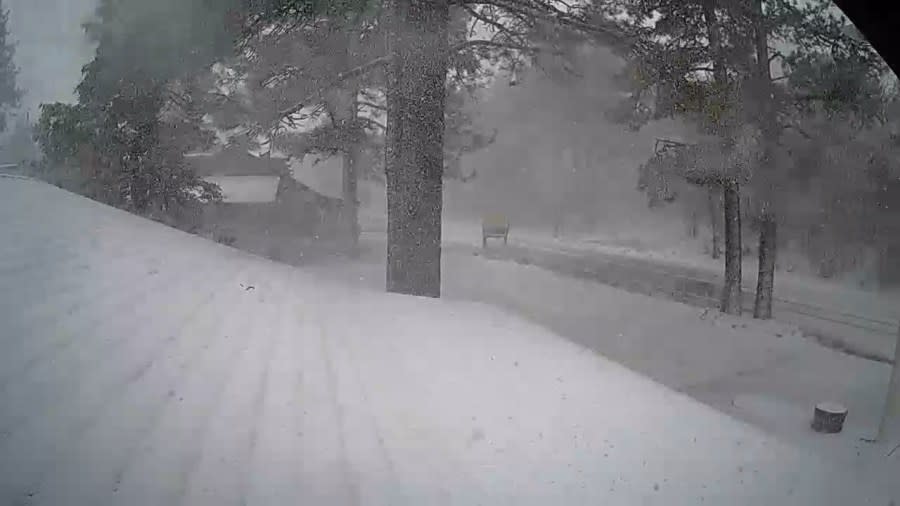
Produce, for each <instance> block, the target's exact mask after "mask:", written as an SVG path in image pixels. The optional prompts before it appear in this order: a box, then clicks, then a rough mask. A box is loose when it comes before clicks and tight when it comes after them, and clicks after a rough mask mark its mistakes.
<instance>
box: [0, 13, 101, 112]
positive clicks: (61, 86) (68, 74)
mask: <svg viewBox="0 0 900 506" xmlns="http://www.w3.org/2000/svg"><path fill="white" fill-rule="evenodd" d="M4 6H5V7H6V8H7V9H9V13H10V17H9V29H10V32H11V34H12V38H13V40H15V41H16V42H17V46H16V62H17V65H18V67H19V70H20V73H19V78H18V82H19V87H20V88H21V89H22V90H23V91H24V92H25V94H24V96H23V97H22V109H23V110H24V111H27V112H29V113H30V114H31V115H32V116H34V115H35V114H36V112H37V109H38V107H39V106H40V104H42V103H51V102H72V101H74V99H75V97H74V90H75V86H77V85H78V82H79V80H80V79H81V67H82V66H83V65H84V64H86V63H87V62H88V61H90V59H91V57H92V56H93V47H92V45H91V44H90V43H89V42H88V40H87V38H86V37H85V35H84V31H83V30H82V28H81V24H82V23H83V22H84V21H86V20H87V19H88V18H89V17H90V16H91V15H92V14H93V11H94V7H95V6H96V0H6V2H4Z"/></svg>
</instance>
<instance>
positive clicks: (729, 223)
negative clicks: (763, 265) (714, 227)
mask: <svg viewBox="0 0 900 506" xmlns="http://www.w3.org/2000/svg"><path fill="white" fill-rule="evenodd" d="M716 7H717V2H716V0H704V1H703V5H702V8H703V17H704V20H705V22H706V30H707V35H708V36H709V49H710V53H712V59H713V78H714V80H715V83H716V92H717V94H718V95H719V100H720V101H722V102H723V103H724V102H725V101H726V100H727V99H728V88H729V86H728V71H727V69H726V67H725V55H724V53H723V51H722V36H721V33H720V32H719V19H718V15H717V14H716ZM719 130H720V131H719V132H718V133H719V135H720V136H721V137H722V138H723V139H730V137H731V135H732V133H731V132H729V131H728V129H727V127H726V126H725V125H719ZM727 172H728V168H727V167H722V181H723V184H722V188H723V191H722V193H723V200H724V202H723V208H724V216H725V225H724V228H725V285H724V287H723V288H722V304H721V307H720V310H721V311H722V312H723V313H727V314H733V315H739V314H741V312H742V310H743V307H742V302H743V301H742V300H741V281H742V273H741V262H742V255H743V250H742V247H741V190H740V185H739V183H738V182H737V181H736V180H735V179H733V178H729V177H728V176H727Z"/></svg>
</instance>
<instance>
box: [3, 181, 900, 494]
mask: <svg viewBox="0 0 900 506" xmlns="http://www.w3.org/2000/svg"><path fill="white" fill-rule="evenodd" d="M0 233H2V236H3V239H4V240H3V241H2V242H0V251H2V254H0V279H2V281H3V284H2V286H3V287H4V295H3V297H2V299H0V318H2V321H3V322H4V323H3V327H2V334H0V349H2V353H0V406H2V408H0V504H35V505H37V504H42V505H43V504H66V505H82V504H84V505H105V504H123V505H161V504H166V505H169V504H216V505H224V504H273V505H275V504H278V505H281V504H392V505H394V504H416V505H420V504H466V505H468V504H485V505H493V504H516V505H521V504H542V505H543V504H623V505H626V504H627V505H633V504H666V505H678V504H685V505H687V504H691V505H694V504H700V503H707V504H761V505H768V504H815V505H828V504H835V505H838V504H840V505H844V504H884V505H886V504H888V501H887V500H886V499H884V498H882V497H875V496H874V494H875V492H873V491H872V490H871V489H867V488H866V487H864V486H863V485H862V484H858V483H856V482H855V481H854V480H851V479H850V478H848V477H846V476H845V475H844V474H842V473H838V472H836V470H835V469H832V468H830V467H829V465H828V464H827V463H824V462H820V461H818V460H817V459H816V458H814V457H813V456H812V455H810V454H808V453H806V452H805V451H803V450H800V449H797V448H794V447H792V446H788V445H786V444H784V443H781V442H779V441H777V440H775V439H773V438H771V437H769V436H767V435H765V434H764V433H762V432H761V431H759V430H757V429H754V428H752V427H750V426H749V425H746V424H744V423H742V422H738V421H736V420H734V419H732V418H729V417H727V416H724V415H722V414H720V413H718V412H716V411H714V410H713V409H711V408H709V407H706V406H704V405H701V404H699V403H697V402H695V401H693V400H691V399H689V398H688V397H686V396H684V395H681V394H678V393H675V392H673V391H671V390H669V389H666V388H664V387H662V386H661V385H659V384H657V383H655V382H653V381H651V380H649V379H647V378H645V377H643V376H640V375H638V374H636V373H633V372H631V371H629V370H627V369H625V368H623V367H622V366H620V365H618V364H616V363H613V362H611V361H610V360H607V359H605V358H604V357H602V356H600V355H598V354H596V353H593V352H590V351H588V350H587V349H585V348H582V347H579V346H578V345H575V344H573V343H570V342H568V341H565V340H563V339H561V338H559V337H558V336H556V335H554V334H552V333H550V332H549V331H546V330H544V329H543V328H541V327H538V326H535V325H532V324H529V323H526V322H524V321H522V320H519V319H516V318H513V317H511V316H509V315H507V314H505V313H503V312H501V311H499V310H496V309H493V308H489V307H488V306H484V305H479V304H474V303H464V302H447V301H439V300H428V299H417V298H410V297H403V296H393V295H385V294H381V293H378V292H375V291H366V290H364V289H357V288H352V287H349V286H346V285H342V284H338V283H336V282H331V281H327V280H325V279H324V278H323V277H321V276H318V275H315V274H312V273H308V272H304V271H302V270H297V269H294V268H291V267H288V266H284V265H280V264H276V263H273V262H269V261H267V260H263V259H261V258H258V257H254V256H251V255H248V254H244V253H241V252H238V251H237V250H233V249H230V248H227V247H225V246H221V245H218V244H215V243H212V242H207V241H205V240H203V239H201V238H199V237H194V236H190V235H187V234H183V233H181V232H178V231H175V230H172V229H168V228H165V227H163V226H162V225H159V224H156V223H153V222H150V221H146V220H143V219H141V218H138V217H135V216H131V215H128V214H126V213H124V212H120V211H117V210H113V209H110V208H107V207H105V206H103V205H100V204H97V203H95V202H92V201H89V200H86V199H83V198H81V197H77V196H74V195H71V194H68V193H65V192H63V191H62V190H59V189H56V188H53V187H50V186H47V185H44V184H42V183H37V182H33V181H27V180H19V179H9V178H0ZM648 316H650V315H648Z"/></svg>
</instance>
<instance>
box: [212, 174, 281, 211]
mask: <svg viewBox="0 0 900 506" xmlns="http://www.w3.org/2000/svg"><path fill="white" fill-rule="evenodd" d="M203 179H204V180H205V181H208V182H210V183H215V184H217V185H219V188H220V189H221V190H222V201H223V202H225V203H227V204H261V203H269V202H275V200H276V198H277V194H278V179H279V178H278V176H208V177H205V178H203Z"/></svg>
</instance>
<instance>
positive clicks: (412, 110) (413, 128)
mask: <svg viewBox="0 0 900 506" xmlns="http://www.w3.org/2000/svg"><path fill="white" fill-rule="evenodd" d="M390 14H391V17H392V18H393V19H392V22H391V31H392V33H391V41H390V44H391V47H390V51H391V56H392V60H393V61H392V62H391V67H390V71H389V83H388V94H387V102H388V124H387V135H386V141H387V146H386V149H385V151H386V155H385V175H386V179H387V201H388V234H387V242H388V244H387V276H386V277H387V280H386V281H387V290H388V291H389V292H395V293H402V294H408V295H420V296H427V297H440V295H441V213H442V208H443V193H442V192H443V168H444V104H445V98H446V97H445V94H446V77H447V57H448V55H447V53H448V39H447V32H448V25H449V19H450V10H449V3H448V0H394V2H393V5H392V6H391V12H390Z"/></svg>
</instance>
